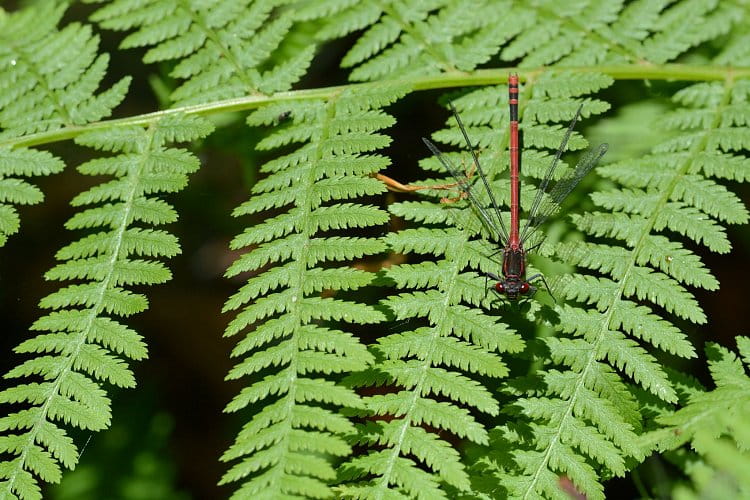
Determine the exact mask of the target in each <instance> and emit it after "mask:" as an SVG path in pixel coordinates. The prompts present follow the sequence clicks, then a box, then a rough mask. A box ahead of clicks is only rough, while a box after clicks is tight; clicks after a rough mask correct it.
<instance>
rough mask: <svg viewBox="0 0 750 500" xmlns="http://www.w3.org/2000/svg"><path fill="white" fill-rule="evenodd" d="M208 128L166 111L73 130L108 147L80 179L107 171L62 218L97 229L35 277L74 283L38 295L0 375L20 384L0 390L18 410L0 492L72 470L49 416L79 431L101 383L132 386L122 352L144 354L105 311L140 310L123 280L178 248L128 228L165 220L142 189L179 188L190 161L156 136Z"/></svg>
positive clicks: (92, 419) (152, 233)
mask: <svg viewBox="0 0 750 500" xmlns="http://www.w3.org/2000/svg"><path fill="white" fill-rule="evenodd" d="M210 131H211V126H210V125H209V124H207V123H205V122H203V121H202V120H200V119H197V118H191V117H184V116H182V117H181V116H171V117H165V118H163V119H161V120H158V121H155V122H154V123H152V124H151V125H150V126H149V127H148V128H147V129H145V130H144V129H142V128H140V127H128V128H110V129H106V130H99V131H95V132H89V133H86V134H83V135H81V136H79V137H78V138H77V142H78V143H79V144H82V145H86V146H90V147H93V148H96V149H100V150H110V151H117V152H119V153H120V154H119V155H118V156H114V157H111V158H98V159H94V160H91V161H89V162H87V163H84V164H83V165H81V166H80V167H79V171H80V172H81V173H83V174H85V175H113V176H114V177H115V178H114V179H113V180H111V181H109V182H105V183H103V184H100V185H98V186H94V187H92V188H91V189H89V190H87V191H84V192H83V193H80V194H79V195H78V196H77V197H76V198H75V199H74V200H73V202H72V203H73V205H75V206H83V205H92V204H94V205H97V206H95V207H92V208H88V209H86V210H84V211H82V212H79V213H78V214H76V215H75V216H73V217H72V218H71V219H70V220H69V221H68V223H67V224H66V226H67V227H68V228H69V229H88V228H97V227H98V228H102V230H101V231H99V232H97V233H93V234H89V235H88V236H85V237H83V238H81V239H79V240H78V241H76V242H74V243H71V244H70V245H68V246H66V247H64V248H62V249H61V250H60V251H59V252H58V254H57V258H58V259H59V260H60V261H61V262H60V263H59V264H58V265H57V266H55V267H54V268H52V269H51V270H50V271H49V272H48V273H47V274H46V278H47V279H50V280H57V281H70V280H76V281H79V283H76V284H70V285H68V286H65V287H63V288H60V289H59V290H57V291H56V292H54V293H52V294H50V295H48V296H47V297H45V298H44V299H42V301H41V303H40V305H41V307H43V308H45V309H52V310H53V311H52V312H50V313H49V314H47V315H46V316H43V317H42V318H40V319H39V320H37V321H36V322H35V323H34V324H33V325H32V327H31V329H32V330H34V331H38V332H40V333H39V334H38V335H37V336H35V337H33V338H30V339H28V340H26V341H24V342H22V343H21V344H20V345H19V346H18V347H17V348H16V352H18V353H22V354H28V355H29V358H28V359H27V360H26V361H25V362H23V363H22V364H20V365H19V366H17V367H15V368H13V369H11V370H10V371H9V372H8V373H7V374H6V375H5V377H6V378H9V379H31V380H29V381H27V382H23V383H19V384H18V385H16V386H14V387H10V388H8V389H6V390H4V391H2V392H0V403H5V404H22V405H26V406H28V407H27V408H25V409H20V410H18V411H15V412H13V413H11V414H10V415H8V416H6V417H3V418H2V419H0V430H2V431H3V432H4V433H5V435H3V436H0V452H3V453H6V454H8V455H9V456H10V457H12V458H11V459H9V460H7V461H4V462H2V463H1V464H0V478H2V482H0V496H2V497H3V498H6V497H7V498H16V497H18V498H22V499H37V498H41V495H40V490H39V486H38V484H37V477H38V479H41V480H42V481H45V482H58V481H59V480H60V475H61V470H60V466H63V467H67V468H70V469H72V468H73V467H75V465H76V462H77V461H78V452H77V449H76V446H75V444H74V443H73V440H72V439H71V438H70V437H69V436H68V435H67V433H66V431H65V429H64V427H63V426H62V425H61V424H62V423H64V424H66V425H71V426H73V427H77V428H80V429H86V430H91V431H98V430H102V429H104V428H106V427H108V426H109V423H110V420H111V411H110V401H109V398H108V397H107V394H106V392H105V391H104V389H103V385H104V384H112V385H116V386H119V387H133V386H134V385H135V379H134V377H133V374H132V372H131V371H130V369H129V368H128V366H127V363H126V362H125V359H133V360H139V359H143V358H145V357H146V346H145V344H144V343H143V341H142V339H141V337H140V335H138V334H137V333H136V332H135V331H133V330H132V329H130V328H128V327H127V326H125V325H124V324H122V323H121V322H120V321H118V320H117V319H115V317H117V316H129V315H131V314H135V313H138V312H141V311H143V310H144V309H146V308H147V307H148V301H147V300H146V297H145V296H143V295H142V294H140V293H135V292H132V291H130V290H128V289H127V288H126V286H128V285H135V284H156V283H162V282H164V281H166V280H168V279H169V278H170V277H171V275H170V272H169V270H168V269H167V268H166V267H164V265H163V264H162V263H161V262H160V261H159V260H156V259H155V257H171V256H174V255H175V254H177V253H178V252H179V245H178V243H177V240H176V238H175V237H174V236H172V235H171V234H169V233H167V232H165V231H161V230H157V229H151V228H147V227H139V226H138V225H136V224H147V225H161V224H165V223H168V222H172V221H174V220H175V218H176V214H175V212H174V210H173V209H172V207H170V206H169V204H167V203H166V202H164V201H163V200H161V199H159V198H157V197H156V196H154V194H155V193H160V192H174V191H179V190H180V189H182V188H184V187H185V185H186V184H187V175H188V174H190V173H192V172H194V171H195V170H197V169H198V167H199V162H198V160H197V158H196V157H195V156H193V155H192V154H190V153H189V152H188V151H187V150H184V149H177V148H168V147H166V146H165V144H166V143H167V142H172V141H187V140H193V139H196V138H199V137H203V136H205V135H207V134H208V133H209V132H210ZM134 256H135V258H134Z"/></svg>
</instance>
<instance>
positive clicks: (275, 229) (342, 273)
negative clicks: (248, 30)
mask: <svg viewBox="0 0 750 500" xmlns="http://www.w3.org/2000/svg"><path fill="white" fill-rule="evenodd" d="M406 91H407V89H405V88H400V87H383V86H373V87H370V88H368V89H366V90H364V91H360V92H354V91H345V92H343V93H341V94H340V95H336V96H334V97H332V98H331V99H328V100H314V101H307V102H299V103H294V104H292V105H287V104H284V105H283V106H282V105H270V106H266V107H263V108H261V109H259V110H258V111H256V112H254V113H252V114H251V115H250V116H249V118H248V124H249V125H251V126H256V125H263V124H270V123H273V122H274V121H275V120H276V117H277V116H278V115H279V113H280V112H282V111H290V112H291V120H290V123H287V124H285V125H284V126H282V127H279V128H277V129H275V130H274V131H273V132H272V133H271V134H269V135H268V136H267V137H266V138H265V139H263V140H262V141H261V142H260V143H259V145H258V147H259V148H263V149H271V148H276V147H279V146H283V145H287V144H290V143H294V144H295V149H294V150H293V151H292V152H290V153H288V154H285V155H283V156H281V157H279V158H277V159H275V160H273V161H271V162H269V163H266V164H265V165H264V166H263V167H262V168H261V171H263V172H266V173H268V174H270V175H268V177H265V178H264V179H262V180H261V181H259V182H258V183H257V184H256V185H255V186H254V187H253V194H254V196H253V198H251V199H250V200H249V201H247V202H246V203H244V204H242V205H240V206H239V207H238V208H237V210H235V215H236V216H242V215H248V214H255V213H262V212H267V211H269V210H271V209H276V210H279V209H281V213H279V214H277V215H274V216H271V217H268V218H267V219H266V220H265V221H264V222H262V223H260V224H255V225H252V226H250V227H249V228H248V229H247V230H246V231H245V232H244V233H242V234H241V235H239V236H237V237H236V238H235V239H234V241H233V242H232V248H236V249H239V248H248V250H249V251H247V253H245V254H243V255H242V256H241V257H240V258H239V259H237V261H236V262H235V263H234V264H232V266H230V268H229V270H228V273H227V274H228V275H229V276H236V275H238V274H240V273H247V272H250V273H251V277H250V278H249V279H248V281H247V283H246V284H245V285H244V286H243V287H242V288H241V289H240V290H239V291H238V292H237V293H236V294H235V295H234V296H232V297H231V298H230V299H229V301H228V302H227V304H226V307H225V310H236V309H240V312H239V313H238V314H237V315H236V317H235V318H234V319H233V320H232V321H231V323H230V324H229V327H228V328H227V332H226V334H227V335H229V336H234V335H238V334H241V333H242V334H244V337H243V338H242V339H241V340H240V342H239V343H238V344H237V346H236V347H235V349H234V350H233V352H232V356H234V357H239V358H241V359H242V360H241V361H240V362H239V363H238V364H237V365H236V366H235V367H234V369H233V370H232V371H231V372H230V373H229V376H228V378H230V379H239V378H243V379H244V378H247V377H251V378H250V380H252V382H251V383H250V384H249V385H248V386H247V387H246V388H244V389H243V390H242V391H241V392H240V394H239V395H238V396H236V397H235V398H234V400H233V401H232V402H231V403H230V404H229V406H228V407H227V411H239V410H243V409H245V408H247V407H248V406H249V405H251V404H253V403H256V402H260V401H262V402H263V403H262V405H261V406H258V405H257V403H256V404H255V405H254V406H253V411H252V416H251V418H250V421H249V422H248V423H247V424H246V425H245V426H244V427H243V429H242V431H241V432H240V433H239V435H238V436H237V439H236V441H235V443H234V445H232V447H231V448H230V449H229V450H228V451H227V452H226V453H225V454H224V456H223V457H222V459H223V460H227V461H230V460H232V461H234V460H237V459H241V461H240V462H238V463H236V464H235V465H234V466H233V467H232V468H231V469H230V470H229V472H227V474H226V475H225V476H224V478H223V479H222V482H233V481H242V485H241V486H240V488H239V489H238V490H237V491H236V492H235V494H234V496H233V498H248V497H250V496H252V497H260V498H281V497H285V496H305V497H313V498H324V497H328V496H330V495H331V490H330V488H329V487H328V485H327V483H328V482H330V481H331V480H333V479H334V478H335V477H336V472H335V470H334V467H333V464H332V463H331V461H332V459H333V458H334V457H338V456H346V455H348V454H349V453H351V447H350V446H349V444H347V442H346V441H345V440H344V436H345V435H347V434H351V433H352V432H353V431H354V427H353V425H352V423H351V422H350V421H349V420H347V419H346V418H345V417H344V416H342V415H341V414H340V413H337V411H336V409H341V408H343V409H352V408H362V407H363V406H364V404H363V402H362V400H361V398H360V397H359V396H358V395H357V394H356V393H355V392H354V391H353V390H352V389H351V388H347V387H345V386H342V385H340V384H339V383H337V380H338V379H340V378H341V375H342V374H347V373H351V372H357V371H360V370H362V369H364V368H366V367H367V366H368V365H369V364H371V363H372V361H373V358H372V355H371V354H369V353H368V352H367V350H366V348H365V347H364V346H363V345H362V344H361V343H360V342H359V341H358V340H357V338H356V337H354V336H353V335H352V334H350V333H347V332H345V331H342V330H339V329H338V328H336V327H335V325H334V324H333V322H341V321H343V322H346V323H350V324H351V323H354V324H357V323H358V324H371V323H377V322H380V321H382V320H384V319H385V318H384V316H383V314H382V313H381V312H380V311H378V310H376V309H374V308H373V307H372V306H369V305H366V304H362V303H359V302H356V301H354V300H351V299H349V298H346V297H341V298H338V297H336V295H338V293H337V292H335V291H336V290H342V291H343V290H356V289H358V288H361V287H363V286H366V285H368V284H370V282H371V281H372V279H373V275H372V274H370V273H367V272H365V271H361V270H358V269H354V268H351V267H347V266H346V265H345V264H344V265H343V266H341V265H340V264H338V267H337V266H336V265H334V263H337V262H340V261H347V260H353V259H361V258H363V257H364V256H367V255H372V254H377V253H381V252H383V251H384V250H385V246H384V245H383V242H382V241H380V240H379V239H377V238H364V237H354V236H343V235H339V231H342V230H348V229H352V228H359V227H367V226H377V225H382V224H384V223H385V222H387V221H388V214H387V213H385V212H383V211H382V210H381V209H380V208H377V207H375V206H372V205H362V204H355V203H348V202H345V200H348V199H351V198H356V197H360V196H364V195H375V194H378V193H381V192H383V191H384V186H383V184H382V183H381V182H379V181H377V180H376V179H373V178H371V177H369V176H368V174H369V173H371V172H374V171H377V170H378V169H379V168H383V167H384V166H386V165H387V164H388V160H387V159H386V158H385V157H383V156H380V155H377V154H374V153H372V151H374V150H377V149H381V148H383V147H385V146H387V145H388V144H389V143H390V138H388V137H387V136H385V135H382V134H380V133H378V131H379V130H381V129H383V128H385V127H388V126H390V125H392V124H393V121H394V120H393V118H391V117H390V116H389V115H387V114H385V113H383V112H382V111H380V110H379V108H380V107H382V106H383V105H386V104H388V103H390V102H393V101H395V100H396V99H398V98H400V97H401V96H402V95H404V94H405V93H406ZM343 234H346V233H343ZM324 291H331V292H328V293H325V295H323V296H321V292H324Z"/></svg>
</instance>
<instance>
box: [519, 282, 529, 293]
mask: <svg viewBox="0 0 750 500" xmlns="http://www.w3.org/2000/svg"><path fill="white" fill-rule="evenodd" d="M528 291H529V284H528V283H526V282H523V283H521V288H520V289H519V292H521V293H528Z"/></svg>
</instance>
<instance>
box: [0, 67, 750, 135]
mask: <svg viewBox="0 0 750 500" xmlns="http://www.w3.org/2000/svg"><path fill="white" fill-rule="evenodd" d="M547 71H550V68H549V67H546V66H543V67H537V68H517V67H508V68H502V69H484V70H477V71H475V72H472V73H463V72H452V73H444V74H442V75H437V76H427V77H423V78H412V79H408V80H381V81H379V82H377V83H357V84H351V85H338V86H335V87H322V88H317V89H304V90H294V91H288V92H277V93H275V94H273V95H269V96H266V95H251V96H245V97H238V98H234V99H225V100H222V101H216V102H213V103H207V104H196V105H193V106H180V107H175V108H172V109H167V110H163V111H156V112H154V113H147V114H143V115H137V116H132V117H128V118H119V119H114V120H104V121H100V122H95V123H90V124H88V125H80V126H70V127H65V128H62V129H56V130H51V131H47V132H40V133H36V134H28V135H25V136H22V137H15V138H8V139H4V140H0V147H10V148H19V147H28V146H38V145H41V144H50V143H55V142H59V141H64V140H68V139H72V138H74V137H77V136H79V135H81V134H83V133H85V132H90V131H92V130H101V129H110V128H113V127H126V126H132V125H139V126H148V125H150V124H151V123H153V122H154V121H156V120H159V119H160V118H163V117H165V116H170V115H180V114H187V115H212V114H217V113H230V112H237V111H246V110H249V109H255V108H258V107H260V106H262V105H265V104H269V103H274V102H286V101H309V100H317V99H331V98H332V97H334V96H335V95H336V94H339V93H341V92H342V91H343V90H345V89H350V88H351V89H364V88H367V87H381V86H387V85H397V84H401V85H407V86H408V87H410V88H411V89H413V90H431V89H441V88H455V87H473V86H481V85H497V84H500V83H504V82H506V81H507V79H508V73H511V72H519V74H520V77H521V79H522V80H526V79H529V78H535V77H537V76H539V75H540V74H542V73H545V72H547ZM555 71H571V72H578V73H605V74H607V75H609V76H611V77H612V78H614V79H615V80H643V79H649V80H670V81H689V82H696V81H715V80H727V79H730V78H731V79H744V78H750V68H731V67H728V66H708V65H687V64H664V65H659V66H656V65H647V64H630V65H602V66H586V67H564V66H556V67H555Z"/></svg>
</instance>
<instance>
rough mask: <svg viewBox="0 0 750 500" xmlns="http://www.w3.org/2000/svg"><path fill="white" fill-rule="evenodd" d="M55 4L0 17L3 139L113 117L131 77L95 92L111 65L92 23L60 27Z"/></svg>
mask: <svg viewBox="0 0 750 500" xmlns="http://www.w3.org/2000/svg"><path fill="white" fill-rule="evenodd" d="M64 11H65V9H64V7H63V6H58V5H56V4H55V3H54V2H47V3H46V4H44V5H42V6H40V7H39V8H33V9H32V8H29V9H25V10H21V11H19V12H18V13H15V14H12V15H8V16H3V17H0V32H2V33H3V38H4V39H5V40H8V41H12V43H3V44H1V45H0V128H2V129H3V130H2V132H1V133H0V138H6V137H16V136H22V135H27V134H32V133H34V132H41V131H45V130H50V129H58V128H61V127H64V126H72V125H83V124H85V123H90V122H94V121H97V120H100V119H102V118H104V117H107V116H109V115H110V113H111V111H112V108H114V107H115V106H117V105H118V104H119V103H120V101H122V99H123V98H124V97H125V93H126V92H127V89H128V84H129V83H130V78H128V77H126V78H123V79H121V80H120V81H119V82H117V83H116V84H115V85H113V86H112V87H110V88H109V89H107V90H105V91H103V92H101V93H99V94H96V95H95V94H94V92H95V91H96V89H97V87H98V86H99V84H100V83H101V81H102V78H104V72H105V71H106V69H107V65H108V64H109V56H108V55H107V54H98V53H97V52H98V48H99V37H98V36H96V35H93V34H92V32H91V31H92V30H91V27H90V26H87V25H81V24H79V23H71V24H69V25H67V26H66V27H65V28H63V29H61V30H58V29H57V23H58V22H59V21H60V18H61V17H62V15H63V13H64Z"/></svg>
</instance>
